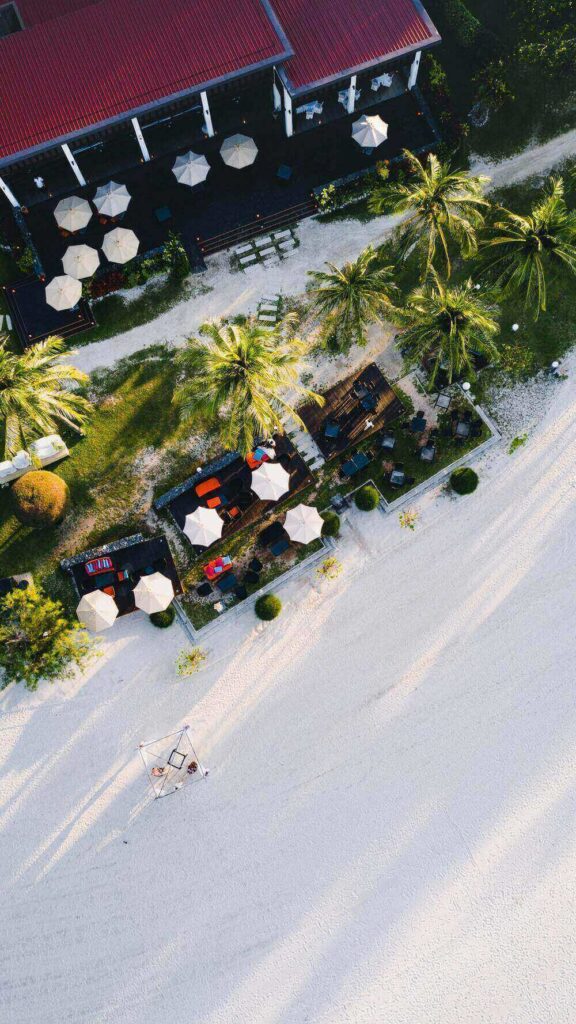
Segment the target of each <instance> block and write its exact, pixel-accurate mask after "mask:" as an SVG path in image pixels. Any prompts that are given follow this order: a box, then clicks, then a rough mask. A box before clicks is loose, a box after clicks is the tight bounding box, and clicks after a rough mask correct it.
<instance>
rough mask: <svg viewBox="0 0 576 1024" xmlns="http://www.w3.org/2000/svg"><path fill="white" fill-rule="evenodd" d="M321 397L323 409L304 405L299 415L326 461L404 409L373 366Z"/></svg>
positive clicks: (336, 385)
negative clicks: (322, 398)
mask: <svg viewBox="0 0 576 1024" xmlns="http://www.w3.org/2000/svg"><path fill="white" fill-rule="evenodd" d="M323 397H324V399H325V403H324V405H323V406H322V407H320V406H318V405H315V404H312V403H310V404H307V405H305V406H304V407H303V408H302V409H300V415H301V417H302V419H303V421H304V423H305V424H306V427H307V429H308V431H309V432H310V434H311V435H312V437H313V439H314V441H315V442H316V444H317V445H318V447H319V449H320V451H321V452H322V454H323V455H324V456H325V458H326V459H331V458H334V457H335V456H336V455H339V454H341V453H342V452H344V451H346V450H347V449H348V448H351V447H352V446H353V445H356V444H359V443H360V441H362V440H364V439H365V438H367V437H370V436H371V435H372V434H375V433H377V432H378V431H381V430H382V428H383V427H384V426H386V424H388V423H391V422H392V421H394V420H395V419H397V418H398V416H400V414H401V413H402V408H403V406H402V403H401V402H400V400H399V399H398V398H397V397H396V395H395V393H394V391H393V389H392V388H391V387H390V385H389V383H388V381H387V380H386V378H385V377H384V375H383V374H382V373H381V371H380V370H379V369H378V367H377V366H376V363H369V364H368V366H365V367H364V368H363V369H362V370H360V371H358V372H357V373H355V374H351V375H350V376H349V377H345V378H344V379H343V380H341V381H338V383H337V384H335V385H334V386H333V387H331V388H329V389H328V390H327V391H325V392H324V393H323ZM350 468H351V467H350ZM359 468H363V467H359ZM347 475H352V476H353V475H354V471H352V472H350V473H349V474H347Z"/></svg>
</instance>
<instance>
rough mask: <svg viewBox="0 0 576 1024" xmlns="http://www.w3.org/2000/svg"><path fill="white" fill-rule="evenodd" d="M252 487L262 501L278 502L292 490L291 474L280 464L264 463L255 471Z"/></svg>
mask: <svg viewBox="0 0 576 1024" xmlns="http://www.w3.org/2000/svg"><path fill="white" fill-rule="evenodd" d="M251 486H252V490H253V491H254V493H255V494H257V495H258V497H259V498H262V501H278V498H281V497H282V495H283V494H286V491H289V490H290V474H289V473H288V472H287V471H286V470H285V469H284V467H283V466H281V465H280V463H279V462H263V463H262V465H261V466H259V467H258V469H255V470H254V471H253V473H252V485H251Z"/></svg>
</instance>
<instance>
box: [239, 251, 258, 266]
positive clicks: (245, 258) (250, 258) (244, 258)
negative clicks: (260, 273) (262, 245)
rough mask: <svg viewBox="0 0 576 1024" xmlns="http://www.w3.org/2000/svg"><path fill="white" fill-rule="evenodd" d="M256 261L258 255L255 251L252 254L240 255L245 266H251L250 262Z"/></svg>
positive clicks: (241, 262) (241, 263) (242, 264)
mask: <svg viewBox="0 0 576 1024" xmlns="http://www.w3.org/2000/svg"><path fill="white" fill-rule="evenodd" d="M256 262H257V257H256V255H255V254H254V253H252V255H251V256H241V257H240V265H241V266H243V267H246V266H250V264H252V263H256Z"/></svg>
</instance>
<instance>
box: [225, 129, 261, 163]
mask: <svg viewBox="0 0 576 1024" xmlns="http://www.w3.org/2000/svg"><path fill="white" fill-rule="evenodd" d="M220 155H221V157H222V159H223V161H224V163H225V164H228V167H234V168H236V170H237V171H241V170H242V168H243V167H249V166H250V164H253V163H254V161H255V159H256V157H257V156H258V146H257V145H256V143H255V142H254V139H251V138H250V137H249V136H248V135H241V134H238V135H231V136H230V137H229V138H228V139H224V142H223V143H222V145H221V147H220Z"/></svg>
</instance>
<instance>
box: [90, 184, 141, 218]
mask: <svg viewBox="0 0 576 1024" xmlns="http://www.w3.org/2000/svg"><path fill="white" fill-rule="evenodd" d="M131 198H132V196H131V195H130V193H129V191H128V189H127V188H126V185H119V184H118V182H117V181H109V182H108V184H107V185H100V187H99V188H98V189H97V190H96V195H95V196H94V206H95V207H96V209H97V210H98V213H101V214H102V215H103V216H104V217H119V216H120V214H122V213H126V210H127V209H128V206H129V205H130V200H131Z"/></svg>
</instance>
